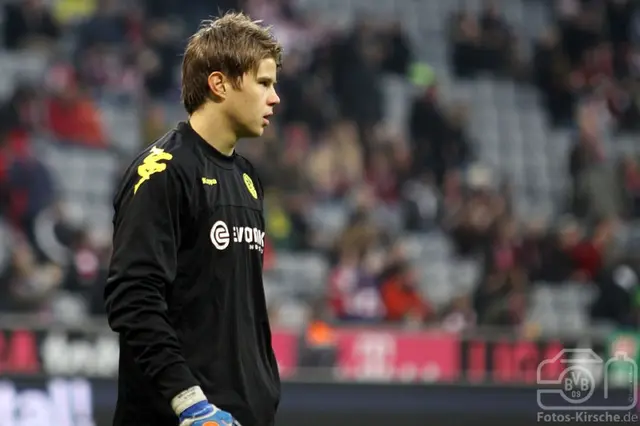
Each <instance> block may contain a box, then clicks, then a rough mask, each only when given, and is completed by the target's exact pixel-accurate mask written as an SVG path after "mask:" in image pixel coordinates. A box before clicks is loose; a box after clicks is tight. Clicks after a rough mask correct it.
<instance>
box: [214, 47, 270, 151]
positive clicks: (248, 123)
mask: <svg viewBox="0 0 640 426" xmlns="http://www.w3.org/2000/svg"><path fill="white" fill-rule="evenodd" d="M276 74H277V67H276V62H275V61H274V60H273V59H271V58H268V59H263V60H262V61H261V62H260V63H259V66H258V69H257V71H256V72H255V73H253V72H249V73H247V74H245V75H244V76H243V78H242V85H241V86H240V88H239V89H234V90H232V91H231V93H230V94H229V96H228V97H227V99H226V100H225V102H226V103H227V108H228V112H229V116H230V117H231V120H232V122H233V123H234V126H235V128H236V132H237V134H238V137H241V138H242V137H257V136H262V133H263V132H264V128H265V127H267V126H268V125H269V117H270V116H271V115H273V108H274V107H275V106H276V105H278V104H279V103H280V98H279V97H278V94H277V93H276V89H275V83H276Z"/></svg>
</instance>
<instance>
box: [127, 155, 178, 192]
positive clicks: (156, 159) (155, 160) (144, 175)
mask: <svg viewBox="0 0 640 426" xmlns="http://www.w3.org/2000/svg"><path fill="white" fill-rule="evenodd" d="M172 158H173V155H171V154H169V153H168V152H164V149H160V148H157V147H155V146H154V147H153V148H151V152H150V153H149V155H147V156H146V157H145V158H144V160H142V164H140V165H139V166H138V176H140V180H139V181H138V183H136V186H134V187H133V193H134V194H135V193H136V192H138V188H140V185H142V184H143V183H145V182H146V181H148V180H149V179H150V178H151V175H153V174H155V173H160V172H163V171H164V170H166V168H167V165H166V164H165V163H160V161H169V160H171V159H172Z"/></svg>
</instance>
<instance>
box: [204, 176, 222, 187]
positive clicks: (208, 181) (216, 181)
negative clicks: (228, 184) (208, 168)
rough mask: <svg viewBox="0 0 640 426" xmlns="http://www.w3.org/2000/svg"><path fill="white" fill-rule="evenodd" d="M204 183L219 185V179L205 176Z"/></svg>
mask: <svg viewBox="0 0 640 426" xmlns="http://www.w3.org/2000/svg"><path fill="white" fill-rule="evenodd" d="M202 183H203V184H204V185H211V186H213V185H217V184H218V179H211V178H206V177H203V178H202Z"/></svg>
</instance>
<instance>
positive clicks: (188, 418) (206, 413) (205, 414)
mask: <svg viewBox="0 0 640 426" xmlns="http://www.w3.org/2000/svg"><path fill="white" fill-rule="evenodd" d="M171 408H173V411H174V412H175V413H176V415H177V416H178V417H179V418H180V426H242V425H241V424H240V423H239V422H238V421H237V420H234V418H233V416H232V415H231V414H229V413H227V412H226V411H223V410H221V409H219V408H218V407H216V406H215V405H213V404H210V403H209V401H207V398H206V396H205V395H204V392H202V389H200V387H198V386H195V387H192V388H189V389H187V390H186V391H184V392H182V393H181V394H180V395H178V396H176V397H175V398H173V400H172V401H171Z"/></svg>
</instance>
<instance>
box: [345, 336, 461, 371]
mask: <svg viewBox="0 0 640 426" xmlns="http://www.w3.org/2000/svg"><path fill="white" fill-rule="evenodd" d="M337 349H338V365H337V367H338V369H339V372H340V375H341V376H342V377H344V378H347V379H355V380H382V381H388V380H391V381H406V382H412V381H422V382H435V381H438V382H442V381H445V382H446V381H453V380H455V379H456V378H457V377H458V374H459V371H460V341H459V339H458V337H457V336H456V335H455V334H448V333H439V332H424V331H422V332H419V331H416V332H407V331H383V330H361V329H358V330H342V331H340V333H339V336H338V348H337Z"/></svg>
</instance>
